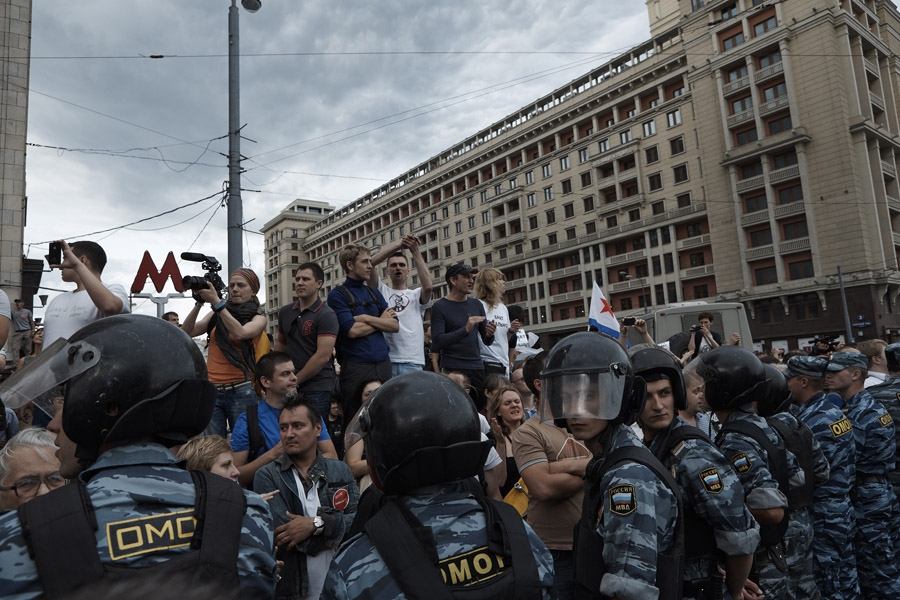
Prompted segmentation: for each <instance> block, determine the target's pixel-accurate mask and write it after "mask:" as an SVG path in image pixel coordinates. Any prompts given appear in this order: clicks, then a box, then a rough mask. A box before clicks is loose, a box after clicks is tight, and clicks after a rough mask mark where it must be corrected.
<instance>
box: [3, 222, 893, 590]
mask: <svg viewBox="0 0 900 600" xmlns="http://www.w3.org/2000/svg"><path fill="white" fill-rule="evenodd" d="M62 246H63V251H64V254H63V258H64V260H63V263H62V264H61V265H56V266H58V267H60V268H61V269H63V272H64V280H65V281H71V282H74V283H76V286H77V289H76V290H75V291H73V292H70V294H71V295H72V296H70V297H68V298H66V299H65V300H62V301H60V302H58V303H57V302H56V301H54V303H52V304H51V307H52V308H54V310H53V311H52V313H51V312H49V308H51V307H48V313H47V316H46V319H45V323H44V331H41V328H39V327H36V326H35V324H34V321H33V318H32V317H31V315H30V314H28V315H26V314H24V313H23V312H21V307H18V304H19V302H18V301H17V307H18V308H19V309H20V312H19V313H18V314H17V316H16V319H14V320H13V319H8V322H9V323H12V324H13V327H14V333H19V334H23V335H20V336H18V337H17V338H16V348H17V355H16V357H15V358H16V366H17V368H16V373H15V374H14V375H13V376H12V377H10V378H9V379H8V380H7V381H6V382H4V383H3V384H2V385H0V400H2V402H3V403H4V404H5V410H4V423H2V425H3V427H0V443H2V444H4V445H3V447H2V449H0V596H3V597H7V596H9V597H14V598H31V597H41V596H42V595H43V596H46V597H48V598H53V597H59V598H66V597H70V594H73V593H79V594H85V593H89V594H92V595H91V596H90V597H105V595H106V594H110V593H113V590H117V589H121V587H117V586H119V585H120V583H121V582H122V581H132V582H133V584H132V586H133V587H132V588H131V589H132V590H138V589H140V586H141V585H150V584H151V582H152V581H154V578H156V579H157V580H158V578H159V577H161V576H165V577H166V580H167V582H168V585H170V586H171V591H172V593H173V594H176V595H190V596H192V597H201V598H206V597H209V598H223V597H240V598H272V597H277V598H319V597H322V598H328V599H330V598H342V599H343V598H377V599H386V598H399V597H407V598H421V597H424V596H425V595H436V596H439V597H457V596H459V597H473V598H474V597H479V598H480V597H484V598H495V597H514V598H560V599H572V598H619V599H644V598H660V599H678V598H694V599H697V600H701V599H710V600H712V599H715V598H733V599H736V600H737V599H743V600H751V599H752V600H757V599H760V598H769V599H807V598H810V599H817V598H824V599H856V598H866V599H869V598H898V597H900V503H898V493H900V475H898V472H897V470H896V466H897V459H898V455H897V452H898V450H897V444H896V431H895V427H896V424H897V423H900V344H892V345H888V344H886V343H884V342H881V341H878V340H873V341H871V342H865V343H861V344H859V345H858V346H856V347H853V346H850V345H846V346H843V347H840V348H836V347H830V348H828V350H827V352H825V353H821V352H812V353H806V352H800V351H796V352H791V353H787V354H780V353H767V354H766V355H764V356H758V355H756V354H754V353H752V352H750V351H747V350H745V349H743V348H741V347H740V342H741V340H740V337H739V336H737V335H736V334H735V335H732V336H730V337H729V338H728V339H727V341H725V340H723V338H722V336H721V335H720V334H719V333H717V332H714V331H713V330H712V323H713V316H712V315H711V314H703V315H700V318H699V323H698V325H697V326H696V328H694V329H692V331H691V335H690V339H689V341H688V342H687V347H686V349H685V351H684V353H683V354H682V355H680V356H676V355H674V354H672V352H670V351H669V350H668V349H666V348H665V347H664V346H660V345H657V344H656V343H655V342H654V341H653V340H652V338H651V337H650V336H649V334H648V333H647V328H646V325H645V324H644V323H643V322H641V321H636V322H634V323H632V324H629V325H625V324H624V323H623V324H622V330H621V333H623V334H625V333H627V329H628V327H635V328H636V330H637V331H638V333H640V335H641V338H642V340H643V343H641V344H639V345H636V346H633V347H627V344H625V343H624V339H625V335H622V336H621V337H620V339H619V340H615V339H612V338H609V337H607V336H605V335H602V334H600V333H597V332H585V333H577V334H573V335H571V336H568V337H566V338H565V339H563V340H561V341H560V342H558V343H557V344H556V345H554V346H553V348H552V349H550V350H549V352H547V351H532V350H531V346H533V344H534V342H533V341H529V337H528V334H527V332H525V330H524V327H523V323H522V319H523V318H524V315H523V314H522V313H521V311H519V310H517V308H518V307H514V306H510V307H507V306H506V305H505V304H504V303H503V302H502V299H503V297H504V293H505V281H504V277H503V274H502V272H501V271H499V270H497V269H492V268H487V269H483V270H481V271H479V270H477V269H474V268H472V267H471V266H469V265H466V264H462V263H460V264H455V265H452V266H451V267H449V268H448V269H447V271H446V273H445V282H446V284H447V287H448V292H447V294H446V295H445V296H444V297H442V298H440V299H433V297H432V296H433V291H434V285H433V282H432V280H431V278H430V276H429V272H428V269H427V266H426V264H425V261H424V258H423V256H422V254H421V252H420V251H419V248H418V240H417V239H416V237H415V236H406V237H404V238H402V239H401V240H400V241H399V242H397V243H395V244H393V245H391V246H390V247H387V248H384V249H382V250H381V251H380V252H378V253H376V254H375V255H374V256H373V255H371V254H370V253H369V251H368V249H366V248H365V247H364V246H361V245H356V244H350V245H346V246H345V247H343V248H342V249H341V252H340V255H339V261H340V264H341V265H342V267H343V269H344V271H345V273H346V279H345V281H343V282H342V283H341V284H340V285H338V286H336V287H335V288H334V289H332V290H331V291H330V292H329V294H328V296H327V298H325V299H323V298H321V290H322V287H323V285H324V279H325V277H324V272H323V270H322V268H321V266H320V265H318V264H317V263H314V262H308V263H304V264H300V265H298V267H297V269H296V271H295V275H294V292H295V296H296V300H295V301H294V302H293V303H291V304H288V305H286V306H284V307H283V308H282V309H281V310H280V312H279V314H278V331H277V334H276V335H275V336H273V337H272V338H271V340H270V338H269V337H268V336H267V335H266V333H265V326H266V318H265V316H264V315H263V314H262V310H261V307H260V303H259V300H258V298H257V296H256V294H257V292H258V291H259V286H260V282H259V279H258V277H257V275H256V274H255V273H254V272H253V271H252V270H250V269H246V268H244V269H239V270H237V271H235V272H234V273H232V274H231V275H230V277H229V279H228V282H227V284H228V293H227V296H226V297H225V298H223V297H222V295H221V294H220V292H219V291H218V290H216V289H215V287H214V286H213V285H212V284H210V285H209V286H208V288H207V289H200V290H197V291H196V292H195V296H194V298H195V300H196V303H195V306H194V307H193V308H192V310H191V311H190V312H189V313H188V314H187V316H186V317H185V318H184V320H183V322H180V321H179V318H178V315H177V314H174V313H166V315H164V318H163V319H154V318H151V317H146V316H141V315H128V314H122V313H127V312H128V305H127V301H126V302H124V303H120V302H119V301H120V300H121V297H120V295H119V293H118V292H119V290H118V287H120V286H115V285H107V284H105V283H102V281H101V279H100V274H101V272H102V270H103V265H104V264H105V255H102V248H99V246H97V245H96V244H93V245H92V244H90V243H84V242H78V243H75V244H72V246H71V247H70V246H69V245H68V244H65V242H62ZM98 249H99V252H98ZM379 265H384V268H385V273H386V276H387V281H386V282H385V281H382V279H381V277H380V276H379ZM411 265H415V267H416V273H417V276H418V282H417V284H418V287H415V288H410V287H409V286H408V282H409V278H410V271H411ZM82 292H83V294H82ZM79 294H81V295H79ZM0 299H2V298H0ZM54 304H55V305H56V306H54ZM88 304H90V305H91V306H92V307H93V309H92V310H89V309H87V308H86V305H88ZM76 305H78V306H79V308H77V309H76V308H72V307H75V306H76ZM207 306H208V307H209V309H208V310H207V309H206V307H207ZM429 309H430V320H429V321H425V319H426V316H427V315H428V311H429ZM8 310H9V313H10V316H12V315H13V311H12V309H11V308H9V309H8ZM204 310H206V312H205V314H201V313H202V312H203V311H204ZM2 312H3V306H2V305H0V316H2ZM26 312H27V311H26ZM76 317H77V318H76ZM53 321H56V322H53ZM76 321H78V322H77V323H76ZM0 323H2V319H0ZM48 332H50V333H51V334H52V336H53V337H54V340H56V343H55V344H52V343H50V344H43V341H44V340H43V339H42V337H43V338H46V337H47V333H48ZM2 333H3V332H2V331H0V334H2ZM204 335H205V336H207V338H208V350H207V355H206V357H204V356H203V354H202V353H201V352H200V350H199V348H198V346H197V345H196V344H195V343H194V342H193V341H192V340H191V338H192V337H196V336H204ZM25 337H27V338H28V339H29V341H30V342H31V344H30V347H29V345H27V344H25V343H24V341H23V338H25ZM519 349H523V350H525V351H523V352H521V353H520V352H519ZM428 371H433V372H430V373H429V372H428ZM28 411H31V414H34V415H35V418H34V419H33V420H32V422H23V423H22V427H21V428H20V427H19V425H18V424H19V416H20V415H24V414H26V412H28ZM42 419H43V420H42ZM10 424H14V426H13V427H12V428H10ZM42 424H43V425H45V427H42V426H41V425H42ZM20 429H21V430H20ZM223 482H224V483H223ZM135 593H137V592H135ZM79 597H80V596H79Z"/></svg>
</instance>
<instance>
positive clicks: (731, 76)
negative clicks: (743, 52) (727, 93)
mask: <svg viewBox="0 0 900 600" xmlns="http://www.w3.org/2000/svg"><path fill="white" fill-rule="evenodd" d="M746 76H747V65H746V64H743V65H739V66H737V67H734V68H732V69H729V70H728V71H727V72H726V73H725V78H726V79H728V83H732V82H734V81H737V80H738V79H741V78H743V77H746Z"/></svg>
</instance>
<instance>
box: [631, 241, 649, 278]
mask: <svg viewBox="0 0 900 600" xmlns="http://www.w3.org/2000/svg"><path fill="white" fill-rule="evenodd" d="M646 247H647V240H646V239H644V236H639V237H636V238H632V240H631V248H632V250H643V249H644V248H646ZM642 266H643V267H644V270H645V271H646V270H647V265H638V266H636V267H635V269H640V268H641V267H642ZM646 275H647V273H644V274H643V275H640V274H639V276H640V277H646Z"/></svg>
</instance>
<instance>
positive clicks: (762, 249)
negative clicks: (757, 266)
mask: <svg viewBox="0 0 900 600" xmlns="http://www.w3.org/2000/svg"><path fill="white" fill-rule="evenodd" d="M809 249H810V243H809V238H808V237H805V238H797V239H796V240H787V241H784V242H781V243H780V244H778V253H779V254H791V253H793V252H800V251H802V250H809ZM770 256H775V245H774V244H768V245H766V246H759V247H757V248H748V249H747V251H746V252H745V253H744V257H745V258H746V259H747V260H757V259H760V258H769V257H770Z"/></svg>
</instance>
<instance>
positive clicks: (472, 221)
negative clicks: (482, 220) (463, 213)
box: [469, 217, 475, 229]
mask: <svg viewBox="0 0 900 600" xmlns="http://www.w3.org/2000/svg"><path fill="white" fill-rule="evenodd" d="M469 229H475V217H469Z"/></svg>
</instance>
